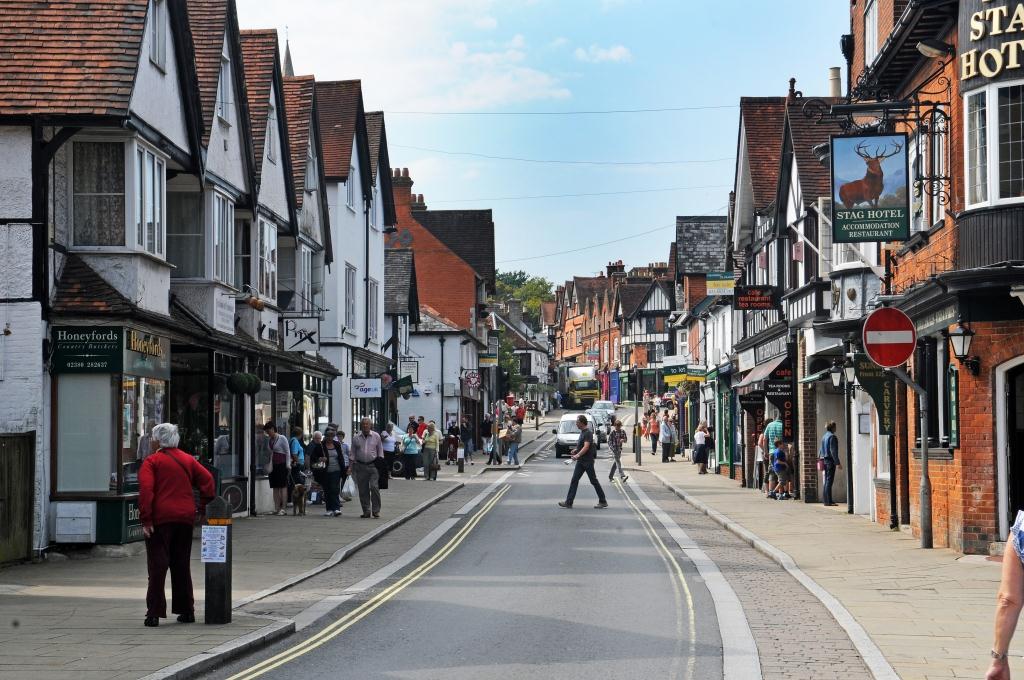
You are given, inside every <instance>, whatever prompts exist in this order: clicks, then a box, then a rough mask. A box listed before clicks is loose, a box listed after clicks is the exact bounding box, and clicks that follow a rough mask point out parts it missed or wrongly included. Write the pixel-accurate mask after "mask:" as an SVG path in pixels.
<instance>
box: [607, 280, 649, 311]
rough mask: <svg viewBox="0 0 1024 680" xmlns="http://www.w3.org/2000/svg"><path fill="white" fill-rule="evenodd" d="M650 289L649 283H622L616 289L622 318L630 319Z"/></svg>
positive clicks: (638, 309)
mask: <svg viewBox="0 0 1024 680" xmlns="http://www.w3.org/2000/svg"><path fill="white" fill-rule="evenodd" d="M650 289H651V284H650V283H623V284H621V285H619V287H618V288H617V289H616V293H615V294H616V295H617V296H618V299H619V305H620V306H621V308H622V316H623V317H625V318H627V319H628V318H630V317H632V316H634V315H636V313H637V312H638V311H640V307H641V305H643V303H644V300H646V299H647V291H649V290H650Z"/></svg>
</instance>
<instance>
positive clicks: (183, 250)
mask: <svg viewBox="0 0 1024 680" xmlns="http://www.w3.org/2000/svg"><path fill="white" fill-rule="evenodd" d="M205 242H206V231H205V230H204V229H203V211H202V194H200V193H198V192H194V191H171V192H169V193H168V194H167V260H168V262H170V263H171V264H173V265H174V269H172V270H171V276H172V277H173V278H181V279H193V278H195V279H199V278H205V276H206V272H205V271H204V270H205V266H206V265H205V262H206V260H205V257H204V254H205V253H206V247H205Z"/></svg>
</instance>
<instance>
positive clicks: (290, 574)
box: [0, 430, 544, 680]
mask: <svg viewBox="0 0 1024 680" xmlns="http://www.w3.org/2000/svg"><path fill="white" fill-rule="evenodd" d="M531 432H532V431H531V430H527V431H526V433H525V435H524V451H523V455H528V454H530V453H531V449H534V448H535V447H533V446H530V445H527V444H526V442H527V441H530V440H533V439H535V438H538V437H541V436H542V435H543V433H544V432H543V430H542V431H540V432H536V433H533V434H531ZM483 471H484V466H483V465H481V464H480V463H478V464H477V465H475V466H466V472H465V473H463V474H459V473H458V472H457V468H456V467H455V466H444V465H442V466H441V470H440V473H439V475H438V481H437V482H433V483H431V482H425V481H421V480H416V481H406V480H391V487H390V489H389V490H387V491H384V492H382V493H383V508H382V512H381V518H380V519H379V520H370V519H360V518H359V509H358V500H354V501H352V502H349V503H346V504H345V507H344V508H343V514H342V517H339V518H327V517H323V505H311V506H308V508H307V515H306V516H304V517H296V516H293V515H292V514H291V510H290V509H289V514H288V515H287V516H284V517H278V516H271V515H261V516H259V517H255V518H244V519H236V520H235V523H234V525H233V542H232V549H233V559H234V563H233V569H232V580H233V603H234V606H235V608H236V609H235V612H234V614H233V620H232V622H231V623H230V624H226V625H204V624H203V623H202V616H203V614H202V610H203V599H204V596H205V590H204V582H203V566H202V564H201V563H200V561H199V545H198V531H197V532H196V539H195V542H194V544H193V550H192V578H193V585H194V593H195V600H196V619H197V621H199V623H197V624H195V625H187V626H186V625H181V624H178V623H176V622H175V621H174V620H173V618H171V619H166V620H164V621H162V625H161V626H160V627H158V628H144V627H143V626H142V619H143V617H144V614H145V591H146V560H145V555H144V554H135V555H131V556H126V557H107V558H86V559H57V558H56V557H54V558H52V559H48V560H46V561H44V562H38V563H32V564H21V565H14V566H9V567H6V568H0V678H2V679H3V680H20V679H21V678H25V679H26V680H28V679H31V680H48V679H49V678H54V679H56V678H62V679H63V678H67V677H69V676H70V675H72V674H73V675H74V676H75V677H76V678H78V680H87V679H89V678H97V679H99V678H104V679H116V680H128V679H132V678H140V677H144V676H148V675H150V674H155V676H154V677H187V676H189V675H191V674H194V673H195V672H198V671H199V670H201V669H203V668H207V667H209V666H210V665H211V664H213V663H214V662H216V661H218V660H221V659H223V658H227V657H230V656H232V655H237V654H239V653H243V652H244V651H247V650H249V649H253V648H259V647H261V646H264V645H266V644H269V643H270V642H272V641H273V640H275V639H278V638H280V637H282V636H285V635H288V634H289V633H291V632H292V631H293V630H294V629H295V622H294V620H292V619H291V618H289V617H287V616H282V615H280V614H279V613H278V612H276V611H274V609H273V607H262V608H261V606H260V605H261V603H262V602H264V601H266V600H268V599H270V598H271V597H272V596H273V595H274V594H276V593H278V592H281V591H282V590H288V589H292V588H291V587H292V586H294V585H296V584H297V583H300V582H303V581H305V580H306V579H309V578H311V577H313V576H315V575H316V574H317V573H320V572H322V571H324V570H328V571H331V570H332V567H334V566H336V565H338V564H339V563H342V564H345V563H347V562H348V561H349V560H350V559H351V558H352V556H353V554H354V553H356V551H361V550H363V549H365V548H366V546H369V545H372V544H374V542H376V541H378V539H380V538H381V537H382V536H384V535H385V534H388V533H389V532H390V531H392V530H395V529H396V527H398V525H400V524H401V523H403V522H406V521H410V520H411V519H413V518H415V517H416V516H418V515H419V514H421V513H423V512H426V511H427V510H428V509H429V508H430V507H431V506H433V505H434V504H436V503H438V502H440V501H441V500H442V499H443V498H444V497H445V496H447V495H449V494H451V493H453V492H455V491H456V490H458V489H459V488H460V487H461V486H462V485H463V484H464V483H465V482H468V481H469V480H471V479H474V476H475V475H478V474H480V473H482V472H483ZM384 543H387V541H384ZM79 557H84V555H80V556H79ZM387 558H388V557H387V555H386V554H384V555H382V556H381V559H387ZM168 581H169V579H168ZM169 588H170V585H169V583H168V601H169V600H170V595H169Z"/></svg>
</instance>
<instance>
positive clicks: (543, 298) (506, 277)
mask: <svg viewBox="0 0 1024 680" xmlns="http://www.w3.org/2000/svg"><path fill="white" fill-rule="evenodd" d="M496 288H497V293H496V294H495V296H494V297H495V299H497V300H498V301H500V302H506V301H508V300H511V299H516V300H521V301H522V303H523V320H524V321H525V322H526V323H527V324H528V325H530V326H531V327H533V328H537V327H538V326H539V325H540V309H541V305H543V304H544V303H545V302H551V301H552V300H554V299H555V293H554V284H552V283H551V282H550V281H548V280H547V279H545V278H544V277H543V276H531V275H529V274H527V273H526V272H524V271H522V270H517V271H513V272H498V274H497V285H496Z"/></svg>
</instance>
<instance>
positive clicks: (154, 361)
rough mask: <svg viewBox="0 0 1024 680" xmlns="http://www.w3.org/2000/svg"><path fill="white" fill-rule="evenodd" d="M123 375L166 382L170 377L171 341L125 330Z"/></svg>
mask: <svg viewBox="0 0 1024 680" xmlns="http://www.w3.org/2000/svg"><path fill="white" fill-rule="evenodd" d="M123 370H124V373H125V374H126V375H139V376H143V377H146V378H160V379H163V380H168V379H170V377H171V341H170V340H169V339H168V338H164V337H161V336H159V335H153V334H151V333H145V332H143V331H140V330H136V329H134V328H126V329H125V336H124V369H123Z"/></svg>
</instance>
